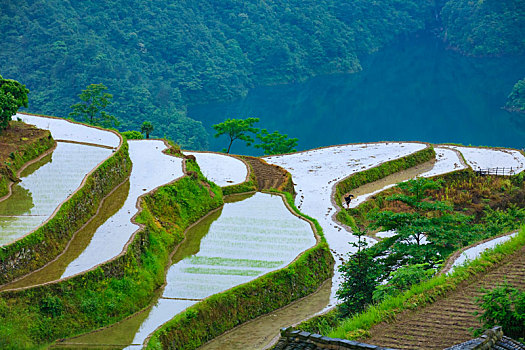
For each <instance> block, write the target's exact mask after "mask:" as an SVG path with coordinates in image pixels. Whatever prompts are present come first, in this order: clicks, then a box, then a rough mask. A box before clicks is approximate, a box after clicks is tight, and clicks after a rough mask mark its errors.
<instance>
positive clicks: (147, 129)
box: [140, 121, 155, 139]
mask: <svg viewBox="0 0 525 350" xmlns="http://www.w3.org/2000/svg"><path fill="white" fill-rule="evenodd" d="M153 129H155V128H154V126H153V124H152V123H151V122H148V121H145V122H144V123H142V125H141V127H140V132H142V133H143V134H146V138H147V139H149V134H151V133H152V132H153Z"/></svg>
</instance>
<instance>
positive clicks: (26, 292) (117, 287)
mask: <svg viewBox="0 0 525 350" xmlns="http://www.w3.org/2000/svg"><path fill="white" fill-rule="evenodd" d="M187 169H188V171H191V172H192V174H196V176H193V177H192V176H185V177H183V178H181V179H179V180H177V181H176V182H174V183H173V184H170V185H166V186H163V187H161V188H159V189H158V190H157V191H155V192H154V193H153V194H151V195H148V196H146V197H144V198H143V199H142V202H141V206H142V211H141V213H140V215H139V216H138V218H137V221H138V222H139V223H141V224H143V225H144V228H143V229H142V230H140V231H139V232H137V233H136V234H135V236H134V239H133V241H132V243H131V244H130V245H129V246H128V247H127V250H126V253H125V254H123V255H121V256H119V257H117V258H116V259H114V260H112V261H110V262H107V263H104V264H102V265H100V266H98V267H97V268H95V269H93V270H91V271H89V272H87V273H84V274H81V275H78V276H74V277H72V278H69V279H66V280H63V281H59V282H56V283H51V284H47V285H41V286H36V287H32V288H29V289H23V290H15V291H5V292H2V293H0V347H1V348H2V349H25V348H34V347H38V346H42V345H44V344H46V343H49V342H52V341H54V340H56V339H59V338H64V337H69V336H73V335H76V334H80V333H84V332H87V331H90V330H93V329H96V328H100V327H103V326H106V325H108V324H111V323H114V322H117V321H119V320H121V319H123V318H124V317H126V316H128V315H130V314H132V313H134V312H137V311H139V310H140V309H141V308H143V307H145V306H147V305H148V304H149V303H150V302H151V300H152V298H153V297H154V291H155V290H156V289H157V288H158V287H160V285H162V284H163V283H164V277H165V267H166V265H167V263H168V261H169V256H170V253H171V251H172V250H173V248H174V247H175V245H176V244H177V243H179V242H180V241H181V240H182V239H183V232H184V230H185V228H187V227H188V226H189V225H191V224H192V223H193V222H195V221H197V220H198V219H199V218H200V217H202V216H203V215H205V214H206V213H208V212H209V211H210V210H212V209H214V208H217V207H218V206H220V205H221V204H222V194H221V190H220V188H218V187H217V186H216V185H214V184H213V183H209V182H207V180H205V178H204V177H203V176H202V174H200V171H199V169H198V166H197V165H196V163H194V162H192V161H187Z"/></svg>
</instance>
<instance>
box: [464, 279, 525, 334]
mask: <svg viewBox="0 0 525 350" xmlns="http://www.w3.org/2000/svg"><path fill="white" fill-rule="evenodd" d="M482 292H483V293H484V294H483V295H482V296H481V297H478V298H476V302H477V304H478V305H479V306H480V307H481V308H482V309H483V312H482V313H481V314H479V313H476V315H479V317H478V318H479V321H480V322H481V323H482V324H483V325H482V327H481V328H478V329H477V330H476V331H475V332H474V334H475V335H476V336H477V335H480V334H481V333H483V331H485V330H486V329H489V328H492V327H494V326H501V327H502V328H503V332H504V333H505V335H507V336H509V337H512V338H516V339H524V338H525V291H524V290H519V289H518V288H515V287H512V286H511V285H509V284H508V283H506V282H505V283H504V284H502V285H499V286H497V287H495V288H494V289H492V290H490V289H482Z"/></svg>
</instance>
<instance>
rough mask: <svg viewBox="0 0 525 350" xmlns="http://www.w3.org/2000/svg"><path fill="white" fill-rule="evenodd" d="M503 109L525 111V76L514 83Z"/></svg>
mask: <svg viewBox="0 0 525 350" xmlns="http://www.w3.org/2000/svg"><path fill="white" fill-rule="evenodd" d="M505 109H507V110H508V111H510V112H520V113H525V78H524V79H521V80H519V81H518V82H517V83H516V84H514V87H513V88H512V91H511V92H510V94H509V96H508V97H507V103H506V104H505Z"/></svg>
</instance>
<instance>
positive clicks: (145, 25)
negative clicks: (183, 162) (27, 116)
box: [0, 0, 433, 149]
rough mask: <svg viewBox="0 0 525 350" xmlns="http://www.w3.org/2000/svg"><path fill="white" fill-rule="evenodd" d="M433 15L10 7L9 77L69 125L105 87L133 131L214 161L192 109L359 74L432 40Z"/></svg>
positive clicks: (211, 5)
mask: <svg viewBox="0 0 525 350" xmlns="http://www.w3.org/2000/svg"><path fill="white" fill-rule="evenodd" d="M432 11H433V5H432V3H431V2H428V1H425V2H420V1H415V0H407V1H398V0H388V1H384V2H382V4H375V5H371V4H370V3H369V2H368V1H364V0H359V1H354V2H352V3H338V2H333V1H330V0H322V1H308V2H303V1H301V2H299V1H294V0H287V1H279V2H254V1H250V2H246V1H238V0H229V1H213V0H205V1H199V2H196V3H187V2H175V3H173V2H167V1H155V2H143V1H136V0H135V1H123V0H112V1H107V2H104V3H99V2H85V1H78V0H71V1H65V2H64V1H56V0H53V1H42V0H39V1H31V0H23V1H16V2H15V1H3V2H2V3H1V4H0V32H1V33H3V35H2V41H3V49H2V50H1V52H0V66H1V67H2V74H3V75H4V76H9V77H16V79H19V80H21V81H24V82H25V84H26V85H27V86H28V87H29V89H31V91H32V96H31V103H30V106H29V109H30V110H31V111H32V112H38V113H48V114H55V115H59V116H64V117H65V116H67V114H68V112H70V109H69V107H70V105H72V104H73V103H75V102H77V99H76V97H77V94H78V93H79V92H80V91H81V90H82V89H84V88H85V87H86V86H87V85H89V84H99V83H102V84H104V85H105V86H107V87H108V90H109V91H110V92H111V94H113V96H114V101H113V102H114V103H113V105H112V106H111V109H110V110H109V113H110V114H112V115H115V116H117V117H118V118H119V119H120V121H121V126H120V129H121V130H128V129H135V130H138V129H139V128H140V125H141V123H142V122H143V121H144V120H151V121H152V122H154V123H155V124H156V125H159V126H160V125H163V126H164V127H163V128H160V127H159V128H157V129H156V130H155V134H156V135H159V136H163V135H164V134H165V135H167V136H168V137H171V138H174V139H175V141H177V142H179V143H181V145H183V146H187V147H194V148H198V149H199V148H200V149H202V148H206V146H207V141H206V139H207V136H206V135H205V131H204V129H203V127H202V125H201V124H200V123H198V122H195V121H192V120H190V119H189V118H187V117H186V116H185V106H186V105H187V104H191V103H202V102H208V101H211V100H228V99H231V98H234V97H239V96H242V95H244V94H246V93H247V91H248V89H249V88H251V87H253V86H256V85H263V84H276V83H284V82H291V81H297V80H303V79H306V78H308V77H311V76H313V75H317V74H322V73H332V72H353V71H357V70H359V69H360V65H359V59H358V56H359V55H363V54H366V53H369V52H373V51H376V50H378V49H379V48H381V47H382V46H383V45H385V43H387V42H389V41H390V40H392V39H393V38H395V37H396V36H397V35H401V34H408V33H412V32H415V31H418V30H421V29H424V28H425V23H426V22H427V19H428V18H432V16H433V15H432Z"/></svg>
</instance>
